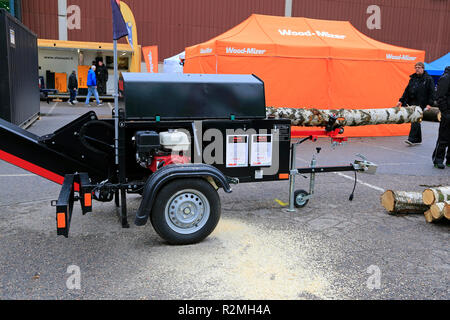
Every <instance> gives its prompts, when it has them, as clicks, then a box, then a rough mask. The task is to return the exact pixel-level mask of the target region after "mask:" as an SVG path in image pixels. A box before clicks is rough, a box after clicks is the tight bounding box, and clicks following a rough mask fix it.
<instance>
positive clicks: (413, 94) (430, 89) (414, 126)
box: [396, 62, 434, 146]
mask: <svg viewBox="0 0 450 320" xmlns="http://www.w3.org/2000/svg"><path fill="white" fill-rule="evenodd" d="M414 68H415V70H416V72H415V73H413V74H412V75H410V76H409V77H410V79H409V82H408V85H407V86H406V88H405V91H404V92H403V95H402V97H401V98H400V99H399V101H398V103H397V104H396V107H400V106H408V105H409V106H420V108H422V111H425V110H428V109H430V108H431V106H432V105H433V101H434V81H433V78H431V76H430V75H429V74H428V73H427V72H426V71H425V65H424V63H423V62H417V63H416V64H415V66H414ZM405 143H406V144H408V145H410V146H414V145H418V144H421V143H422V128H421V125H420V122H413V123H411V129H410V131H409V135H408V139H407V140H405Z"/></svg>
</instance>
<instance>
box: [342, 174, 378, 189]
mask: <svg viewBox="0 0 450 320" xmlns="http://www.w3.org/2000/svg"><path fill="white" fill-rule="evenodd" d="M334 173H335V174H337V175H338V176H341V177H343V178H345V179H349V180H353V181H354V180H355V177H350V176H348V175H346V174H343V173H341V172H334ZM357 181H358V183H360V184H362V185H364V186H366V187H369V188H372V189H374V190H377V191H380V192H384V191H385V190H384V189H383V188H380V187H377V186H374V185H372V184H369V183H366V182H362V181H361V180H359V179H358V180H357Z"/></svg>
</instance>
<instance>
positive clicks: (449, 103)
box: [432, 66, 450, 169]
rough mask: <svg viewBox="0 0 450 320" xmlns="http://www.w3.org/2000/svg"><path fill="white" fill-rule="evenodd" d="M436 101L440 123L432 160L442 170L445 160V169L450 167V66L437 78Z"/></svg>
mask: <svg viewBox="0 0 450 320" xmlns="http://www.w3.org/2000/svg"><path fill="white" fill-rule="evenodd" d="M436 100H437V105H438V108H439V111H440V112H441V122H440V123H439V133H438V139H437V142H436V148H435V149H434V151H433V155H432V159H433V164H434V166H435V167H436V168H439V169H444V168H445V166H444V159H445V158H446V165H447V167H450V66H447V67H446V68H445V71H444V74H443V75H442V76H441V77H440V78H439V81H438V84H437V88H436Z"/></svg>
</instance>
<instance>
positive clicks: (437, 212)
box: [430, 201, 450, 220]
mask: <svg viewBox="0 0 450 320" xmlns="http://www.w3.org/2000/svg"><path fill="white" fill-rule="evenodd" d="M446 205H450V201H445V202H436V203H435V204H432V205H431V207H430V211H431V215H432V216H433V220H439V219H442V218H443V217H444V214H445V210H446V209H445V206H446Z"/></svg>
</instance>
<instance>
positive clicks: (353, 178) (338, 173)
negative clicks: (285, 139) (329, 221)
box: [297, 157, 385, 192]
mask: <svg viewBox="0 0 450 320" xmlns="http://www.w3.org/2000/svg"><path fill="white" fill-rule="evenodd" d="M297 159H298V160H301V161H303V162H305V163H309V161H306V160H305V159H302V158H298V157H297ZM333 173H334V174H337V175H338V176H341V177H343V178H345V179H349V180H352V181H355V177H354V176H353V177H351V176H348V175H346V174H343V173H341V172H333ZM357 183H359V184H362V185H363V186H366V187H369V188H372V189H374V190H377V191H380V192H384V191H385V190H384V189H383V188H380V187H377V186H374V185H372V184H370V183H366V182H363V181H361V180H359V179H357Z"/></svg>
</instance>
